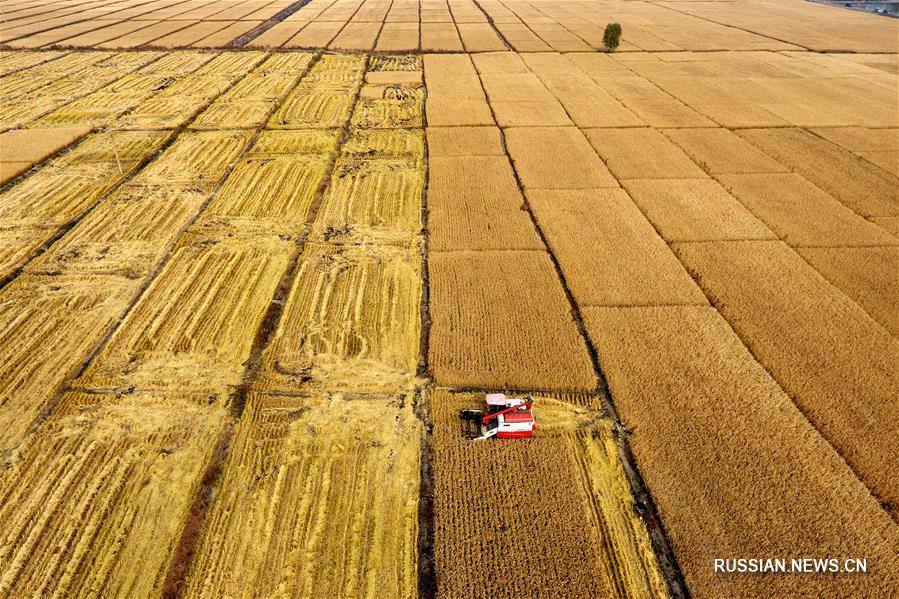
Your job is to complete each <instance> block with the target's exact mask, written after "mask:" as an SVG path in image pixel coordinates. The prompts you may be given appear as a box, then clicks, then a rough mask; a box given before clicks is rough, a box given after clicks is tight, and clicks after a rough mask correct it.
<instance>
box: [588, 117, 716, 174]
mask: <svg viewBox="0 0 899 599" xmlns="http://www.w3.org/2000/svg"><path fill="white" fill-rule="evenodd" d="M587 139H589V140H590V143H591V144H592V145H593V147H594V148H596V151H597V152H598V153H599V155H600V156H602V159H603V160H604V161H605V163H606V166H608V167H609V170H610V171H612V174H614V175H615V176H616V177H618V178H619V179H701V178H703V177H704V176H705V173H703V172H702V169H700V168H699V167H698V166H696V163H694V162H693V161H692V160H690V158H689V156H687V155H686V154H684V153H683V152H682V151H681V149H680V148H678V147H677V146H675V145H674V144H673V143H671V142H670V141H668V139H666V138H665V136H664V135H662V134H661V133H659V132H658V131H656V130H655V129H650V128H627V129H590V130H589V131H587Z"/></svg>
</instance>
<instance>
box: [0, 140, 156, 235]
mask: <svg viewBox="0 0 899 599" xmlns="http://www.w3.org/2000/svg"><path fill="white" fill-rule="evenodd" d="M99 137H104V136H103V134H95V135H93V136H89V137H87V138H86V139H84V140H83V141H82V142H80V143H79V144H78V145H77V146H76V147H75V148H74V150H73V151H71V152H68V153H66V154H63V155H61V156H59V157H58V158H55V159H53V160H51V161H50V162H49V163H47V164H45V165H43V166H42V167H41V168H40V169H38V170H37V171H35V172H34V173H32V174H31V176H29V177H27V178H25V179H24V180H22V181H21V182H19V184H18V185H15V186H13V187H11V188H10V189H8V190H6V191H5V192H3V193H2V194H0V223H2V225H3V226H4V227H9V226H14V225H15V226H23V225H24V226H29V225H30V226H45V227H46V226H59V225H63V224H65V223H66V222H68V221H69V220H71V219H73V218H76V217H77V216H78V215H80V214H81V213H82V212H83V211H84V210H86V209H87V208H88V207H89V206H90V205H91V204H93V203H94V202H95V201H97V200H98V199H99V198H100V197H101V196H103V194H104V193H106V192H107V191H108V190H109V189H111V188H112V187H113V186H114V185H115V184H116V183H118V182H119V181H121V180H122V179H124V178H125V177H126V176H127V175H128V174H129V173H130V172H131V171H133V170H134V169H135V168H136V167H137V166H138V164H139V162H140V161H142V160H143V159H145V158H147V157H149V156H150V155H151V154H152V153H153V152H154V150H156V149H157V148H158V147H159V146H160V145H161V144H162V143H163V142H164V141H165V139H166V138H167V137H168V134H167V133H163V132H158V131H140V132H137V131H135V132H129V133H128V134H121V135H119V136H118V137H117V142H116V143H117V144H118V143H121V144H122V145H123V146H124V147H123V150H122V151H121V152H120V153H118V154H117V149H118V146H116V151H107V150H106V148H104V147H103V145H104V144H105V141H104V140H100V139H99ZM131 148H133V150H132V149H131ZM109 149H110V150H113V148H109Z"/></svg>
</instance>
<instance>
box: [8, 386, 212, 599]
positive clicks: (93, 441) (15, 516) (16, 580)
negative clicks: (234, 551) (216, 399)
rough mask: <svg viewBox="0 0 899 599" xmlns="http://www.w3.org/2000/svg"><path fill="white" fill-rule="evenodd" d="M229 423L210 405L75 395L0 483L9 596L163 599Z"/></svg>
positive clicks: (182, 397) (198, 400) (194, 400)
mask: <svg viewBox="0 0 899 599" xmlns="http://www.w3.org/2000/svg"><path fill="white" fill-rule="evenodd" d="M225 421H226V412H225V410H224V409H222V408H221V407H212V406H209V405H208V403H207V398H205V397H203V396H197V395H187V394H179V395H176V396H172V395H167V396H165V397H160V396H152V395H127V396H124V397H113V396H98V395H87V394H82V393H69V394H66V395H65V396H64V397H63V398H62V399H61V400H60V402H59V404H58V405H57V406H56V408H55V410H54V414H53V415H52V416H51V417H50V418H49V419H48V420H47V421H46V422H44V424H43V425H42V426H41V427H40V428H39V429H37V431H36V432H35V433H34V434H33V435H32V436H30V437H29V438H28V440H27V441H26V442H25V443H23V445H22V446H21V447H20V448H19V450H18V452H17V453H16V454H15V455H14V456H13V457H11V458H10V459H9V460H8V461H7V463H6V468H5V469H4V470H3V472H2V473H0V499H2V501H0V531H2V532H0V573H2V574H0V595H3V596H4V597H24V596H45V597H51V596H53V597H88V596H105V597H147V596H153V595H157V596H158V595H159V594H160V592H161V590H162V583H163V580H164V578H165V574H166V572H167V570H168V567H169V565H170V562H171V559H172V553H173V550H174V548H175V546H176V545H177V543H178V540H179V538H180V535H181V530H182V527H183V525H184V520H185V518H186V515H187V511H188V508H189V507H190V505H191V502H192V500H193V495H194V493H195V491H196V490H197V487H198V486H199V483H200V478H201V475H202V472H203V469H204V468H205V464H206V462H207V460H208V459H209V457H210V455H211V453H212V449H213V447H214V446H215V441H216V438H217V437H218V435H219V434H220V432H221V430H222V428H223V426H224V424H225ZM135 564H140V567H135Z"/></svg>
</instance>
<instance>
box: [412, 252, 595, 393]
mask: <svg viewBox="0 0 899 599" xmlns="http://www.w3.org/2000/svg"><path fill="white" fill-rule="evenodd" d="M428 264H429V270H430V283H431V300H430V307H431V318H432V321H433V325H432V328H431V341H430V364H431V369H432V371H433V373H434V378H435V380H436V382H437V383H438V384H439V385H443V386H450V387H484V388H489V389H501V388H513V389H546V390H558V391H587V390H591V389H593V388H594V387H595V386H596V380H595V378H594V374H593V368H592V366H591V364H590V360H589V358H588V355H587V350H586V348H585V347H584V344H583V340H582V338H581V336H580V335H579V334H578V331H577V328H576V327H575V324H574V321H573V320H572V318H571V316H570V309H569V305H568V302H567V300H566V297H565V294H564V291H563V289H562V285H561V283H560V282H559V279H558V278H557V276H556V273H555V271H554V270H553V267H552V263H551V262H550V260H549V257H548V256H547V255H546V254H545V253H544V252H541V251H502V252H499V251H481V252H468V251H465V252H439V253H432V254H431V255H430V258H429V262H428ZM546 348H552V351H547V350H546Z"/></svg>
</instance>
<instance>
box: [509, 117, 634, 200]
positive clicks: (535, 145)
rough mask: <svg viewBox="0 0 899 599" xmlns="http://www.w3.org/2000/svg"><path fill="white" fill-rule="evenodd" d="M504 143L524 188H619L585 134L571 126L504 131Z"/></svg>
mask: <svg viewBox="0 0 899 599" xmlns="http://www.w3.org/2000/svg"><path fill="white" fill-rule="evenodd" d="M506 143H507V144H508V149H509V156H511V157H512V162H514V163H515V170H517V171H518V176H519V177H520V178H521V183H522V184H523V185H524V187H525V188H530V189H586V188H593V187H618V182H617V181H616V180H615V177H613V176H612V174H611V173H609V169H607V168H606V166H605V165H604V164H603V163H602V160H600V159H599V156H597V155H596V152H594V151H593V148H591V147H590V144H589V143H587V140H586V138H584V134H583V133H581V132H580V131H579V130H577V129H575V128H574V127H547V128H543V127H534V128H529V127H524V128H520V129H518V128H512V129H508V130H506ZM550 156H551V157H552V159H551V160H548V159H547V158H548V157H550Z"/></svg>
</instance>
